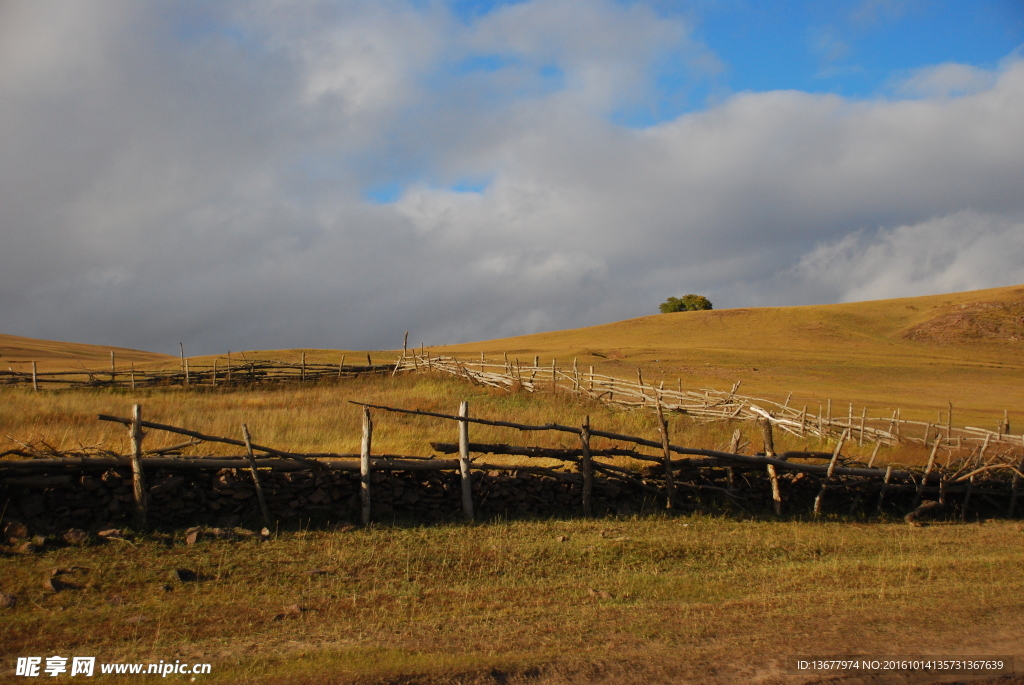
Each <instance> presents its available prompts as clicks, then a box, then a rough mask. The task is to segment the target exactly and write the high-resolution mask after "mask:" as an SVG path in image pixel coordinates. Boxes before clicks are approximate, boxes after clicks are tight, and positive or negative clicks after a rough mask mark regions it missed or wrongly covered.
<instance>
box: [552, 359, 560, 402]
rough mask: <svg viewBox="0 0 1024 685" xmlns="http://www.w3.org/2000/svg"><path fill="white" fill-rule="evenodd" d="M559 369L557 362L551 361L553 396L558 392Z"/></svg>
mask: <svg viewBox="0 0 1024 685" xmlns="http://www.w3.org/2000/svg"><path fill="white" fill-rule="evenodd" d="M557 379H558V368H557V367H556V366H555V360H554V359H552V360H551V392H552V394H554V393H556V392H558V385H557V382H558V381H557Z"/></svg>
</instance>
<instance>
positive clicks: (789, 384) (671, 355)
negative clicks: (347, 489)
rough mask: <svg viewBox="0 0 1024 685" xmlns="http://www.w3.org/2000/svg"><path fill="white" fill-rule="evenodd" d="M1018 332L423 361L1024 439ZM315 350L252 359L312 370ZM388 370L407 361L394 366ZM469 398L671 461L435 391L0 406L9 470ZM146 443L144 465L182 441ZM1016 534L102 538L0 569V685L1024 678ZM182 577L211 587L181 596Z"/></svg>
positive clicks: (946, 300)
mask: <svg viewBox="0 0 1024 685" xmlns="http://www.w3.org/2000/svg"><path fill="white" fill-rule="evenodd" d="M1022 317H1024V287H1015V288H1003V289H998V290H989V291H979V292H974V293H961V294H955V295H946V296H938V297H928V298H912V299H903V300H889V301H884V302H870V303H855V304H848V305H831V306H822V307H794V308H777V309H753V310H726V311H710V312H691V313H681V314H670V315H656V316H651V317H645V318H641V319H634V320H631V321H624V322H620V323H616V324H609V325H606V326H598V327H594V328H589V329H581V330H576V331H562V332H556V333H545V334H538V335H533V336H524V337H521V338H513V339H508V340H496V341H489V342H486V343H476V344H470V345H462V346H453V347H445V348H441V347H433V348H430V350H431V351H432V353H434V354H438V353H444V354H455V355H458V356H460V357H477V358H478V357H479V354H480V352H481V351H484V352H485V354H487V356H488V357H490V358H493V357H497V358H500V357H501V355H502V353H503V352H507V353H508V354H509V356H510V357H511V358H513V359H514V358H516V357H519V358H520V359H521V360H523V361H526V360H531V361H532V358H533V356H534V355H539V356H540V357H541V358H542V359H543V360H545V361H546V362H550V359H551V358H553V357H554V358H557V359H558V360H559V363H560V364H564V365H571V363H572V359H573V358H574V357H576V358H578V360H579V363H580V364H581V366H583V367H584V368H586V367H588V366H590V365H594V366H595V367H596V369H597V370H598V371H601V372H603V373H607V374H610V375H616V376H621V377H627V378H628V377H632V376H634V375H635V369H636V367H638V366H639V367H641V368H642V369H643V371H644V377H645V380H648V381H654V382H655V383H657V382H658V381H660V380H662V379H665V380H666V382H667V384H671V385H673V386H674V385H675V383H676V378H681V379H682V383H683V386H684V388H693V387H702V386H705V387H707V386H710V387H716V388H725V389H728V387H730V386H731V385H732V383H733V382H735V381H736V380H742V381H743V390H744V391H746V392H748V393H750V394H754V395H762V396H767V397H769V398H772V399H782V398H784V397H785V396H786V394H787V393H788V392H790V391H792V392H793V393H794V394H793V403H795V404H797V405H798V406H799V405H800V404H808V405H812V406H816V404H817V403H818V402H819V401H822V400H824V399H825V398H829V397H831V398H833V399H834V400H835V401H836V402H848V401H849V402H854V403H855V404H856V405H857V406H858V407H859V406H861V405H867V406H868V407H869V408H871V411H872V413H875V411H879V412H880V411H884V410H885V409H887V408H889V407H896V406H901V407H902V408H903V412H904V417H905V418H913V417H914V415H915V413H916V414H917V415H919V416H921V417H922V418H934V416H935V412H936V411H938V410H944V409H945V407H946V402H947V401H952V402H953V404H954V412H955V414H954V416H955V418H954V423H956V424H960V425H963V424H969V425H982V426H992V425H994V424H995V422H996V419H997V418H1001V417H1002V411H1003V409H1008V410H1009V411H1010V418H1011V425H1012V426H1013V431H1014V432H1015V433H1016V432H1020V426H1019V424H1020V422H1021V421H1024V416H1022V411H1024V383H1022V381H1024V354H1022V353H1024V318H1022ZM412 338H413V340H415V333H413V335H412ZM413 340H410V346H412V343H413ZM109 352H110V350H109V348H100V347H91V346H72V345H70V344H64V343H46V342H42V341H31V340H27V339H23V338H13V337H11V336H3V337H2V338H0V361H3V362H4V364H5V365H7V364H10V365H11V366H12V367H14V368H17V367H15V363H16V362H21V363H25V362H26V361H31V360H33V359H34V360H36V361H39V362H40V368H41V370H42V369H54V370H56V369H60V368H80V366H81V365H84V366H87V367H89V368H92V369H95V370H103V369H105V368H109ZM301 352H303V351H300V350H285V351H264V352H258V353H253V352H250V351H246V352H245V355H246V357H247V358H249V359H252V358H271V359H283V360H286V361H296V360H297V358H298V356H299V354H300V353H301ZM305 353H306V355H307V360H308V361H310V362H315V361H328V362H331V363H338V362H339V361H340V358H341V356H342V355H343V354H344V355H346V357H347V359H348V363H362V362H364V361H365V355H366V353H365V352H354V351H345V352H342V351H334V350H305ZM234 354H235V353H233V354H232V357H233V359H235V357H234ZM371 354H372V355H373V357H374V361H385V360H390V359H394V352H393V351H383V352H371ZM116 355H117V359H118V362H119V364H120V362H121V361H123V362H124V363H128V362H132V361H134V362H135V363H136V364H137V365H144V364H145V365H154V366H159V365H166V366H173V365H175V364H177V363H178V362H177V359H176V358H174V357H167V356H164V355H150V354H148V353H143V352H133V351H130V350H121V349H118V350H116ZM133 355H134V356H133ZM219 358H220V359H224V357H223V356H221V357H219ZM212 359H213V358H212V357H209V358H194V359H193V360H192V361H193V362H194V363H196V364H201V363H203V362H204V361H212ZM79 362H80V363H81V364H79ZM17 370H24V369H23V368H22V369H17ZM462 399H467V400H469V402H470V406H471V412H472V414H473V415H474V416H480V417H487V418H495V419H508V420H515V421H523V422H526V423H544V422H547V421H557V422H559V423H563V424H576V423H579V422H581V421H582V420H583V418H584V417H585V416H587V415H589V416H590V417H591V422H592V424H593V425H594V427H596V428H600V429H604V430H610V431H615V432H620V433H628V434H633V435H640V436H645V437H650V438H652V439H656V436H657V424H656V419H655V418H654V417H653V416H651V415H650V414H649V413H645V412H640V411H624V410H620V409H612V408H609V407H607V406H604V405H601V404H598V403H596V402H593V401H588V400H582V399H580V398H578V397H574V396H570V395H562V394H559V395H551V394H549V393H537V394H528V393H525V392H518V393H506V392H501V391H497V390H490V389H486V388H481V387H477V386H471V385H468V384H467V383H465V382H464V381H462V380H460V379H457V378H454V377H449V376H440V375H426V374H419V375H405V376H398V377H395V378H390V377H380V376H377V377H362V378H356V379H345V380H341V381H337V382H331V381H325V382H322V383H320V384H307V385H298V384H283V385H279V386H259V387H254V388H236V389H224V388H217V389H214V388H208V387H193V388H192V389H190V390H189V391H184V390H182V389H180V388H169V389H160V390H146V391H139V392H137V393H133V392H129V391H123V390H85V391H82V390H76V391H56V392H52V391H51V392H40V393H33V392H32V391H31V390H30V389H26V388H0V451H2V450H3V449H8V448H10V447H13V446H17V445H18V444H19V443H25V444H33V445H37V446H41V445H43V444H46V445H51V446H53V447H54V448H74V447H78V446H101V447H104V448H106V449H112V450H115V451H120V452H124V451H125V450H126V448H127V435H126V432H125V430H124V428H123V427H122V426H119V425H114V424H109V423H101V422H98V421H96V419H95V415H96V414H98V413H108V414H117V415H127V414H128V412H129V410H130V406H131V405H132V404H133V403H136V402H138V403H141V404H142V406H143V411H144V417H145V418H147V419H149V420H153V421H159V422H163V423H169V424H175V425H179V426H186V427H189V428H193V429H196V430H200V431H203V432H206V433H212V434H216V435H228V436H233V437H239V434H240V426H241V423H242V422H246V423H247V424H248V426H249V428H250V429H251V430H252V432H253V436H254V439H255V440H256V441H258V442H260V443H263V444H268V445H271V446H275V447H279V448H284V449H289V450H296V451H332V452H356V451H358V446H359V445H358V443H359V435H360V430H359V421H360V418H359V411H360V410H359V409H358V407H356V406H355V405H353V404H350V403H349V400H358V401H366V402H371V403H375V404H385V405H392V406H402V407H416V408H421V409H427V410H432V411H440V412H447V413H453V412H454V411H455V409H456V408H457V406H458V402H459V400H462ZM839 406H843V405H839ZM377 416H378V418H377V419H376V422H375V423H376V426H375V431H374V451H375V452H377V453H381V452H390V453H401V454H414V455H415V454H418V455H427V454H430V453H431V448H430V445H429V443H430V441H431V440H446V441H454V440H455V431H454V427H453V426H452V424H451V423H450V422H444V421H440V420H437V419H431V418H426V417H409V416H398V415H382V414H378V415H377ZM670 423H671V430H672V433H673V442H676V443H679V444H688V445H691V446H695V447H711V448H722V447H724V446H725V445H726V444H727V443H728V440H729V436H730V435H731V433H732V429H733V428H734V427H737V426H733V425H728V424H703V423H698V422H694V421H692V420H690V419H688V418H686V417H673V418H671V419H670ZM739 427H741V428H742V430H743V431H744V438H745V440H746V441H749V444H747V445H746V446H745V447H744V449H743V450H742V451H745V452H746V453H748V454H749V453H752V452H755V451H757V450H759V449H760V448H761V444H760V442H759V441H758V439H757V438H756V437H754V428H753V426H750V425H741V426H739ZM471 430H472V439H473V441H475V442H476V441H479V442H514V443H518V444H537V445H543V446H575V445H574V444H573V442H572V441H573V440H574V438H573V436H571V435H564V434H563V435H559V434H554V433H542V434H529V435H521V434H517V433H516V432H515V431H511V430H509V429H500V428H490V427H483V426H473V427H472V429H471ZM152 435H154V437H151V438H148V439H147V440H148V442H147V447H150V448H152V447H158V446H160V445H161V444H164V442H161V441H165V442H166V443H168V444H169V443H173V442H177V441H178V440H177V439H176V438H174V437H173V436H160V437H159V438H158V437H155V436H156V435H159V434H156V433H153V434H152ZM602 444H604V441H595V446H598V447H600V446H601V445H602ZM776 447H777V448H778V449H780V450H785V449H797V448H802V447H806V448H811V449H817V448H819V446H818V445H817V443H816V442H815V441H814V440H807V441H803V442H801V441H798V440H797V439H796V438H794V437H792V436H780V437H779V438H778V439H777V445H776ZM194 450H195V448H193V453H203V454H216V453H233V452H235V451H234V450H233V448H230V447H228V448H215V449H214V448H210V447H203V448H202V451H201V452H195V451H194ZM859 450H863V451H862V452H861V453H862V454H867V453H869V450H870V448H869V447H868V446H865V447H864V448H857V447H856V446H855V445H850V446H849V447H848V449H847V450H844V453H849V454H854V455H855V454H858V451H859ZM186 453H188V452H186ZM880 456H881V459H882V461H883V462H884V461H886V460H895V461H900V462H903V463H913V462H918V461H920V459H921V458H922V456H923V455H922V454H920V453H918V452H917V451H914V450H904V451H901V452H894V451H889V450H888V449H885V450H883V451H882V453H881V455H880ZM489 459H490V458H489ZM495 459H498V458H497V457H495ZM1022 530H1024V529H1022V526H1021V524H1020V523H1018V522H1014V521H979V522H975V523H970V524H953V523H950V524H946V523H939V524H936V525H931V526H926V527H923V528H912V527H909V526H907V525H905V524H903V523H902V522H900V523H894V522H892V521H883V522H864V521H854V520H840V519H834V518H833V519H826V520H823V521H811V520H809V519H808V518H807V517H805V516H802V515H800V514H796V515H794V516H793V517H791V518H787V519H784V520H771V519H768V518H765V519H758V518H749V517H742V518H737V517H733V516H720V517H709V516H704V515H690V514H680V515H677V516H669V515H663V514H658V515H653V516H645V517H634V518H628V519H622V518H603V519H596V520H581V519H573V520H560V519H547V520H521V521H496V522H495V521H490V522H487V523H481V524H476V525H465V524H461V523H451V522H449V523H441V524H436V525H430V526H382V525H374V526H370V527H369V528H365V529H364V528H355V529H353V528H351V527H348V526H345V527H332V528H323V527H320V528H315V527H314V528H310V527H308V526H307V525H305V524H303V525H299V526H293V527H291V528H289V529H282V530H280V531H277V532H275V534H274V535H273V536H272V537H271V538H270V539H269V540H267V541H260V540H258V539H255V538H243V539H240V540H235V541H230V540H210V539H208V540H204V541H201V542H200V543H198V544H196V545H187V544H185V540H184V532H183V531H166V530H165V531H157V532H151V533H149V534H147V535H136V534H133V533H127V534H126V536H125V539H124V540H112V541H107V542H102V541H100V540H99V539H98V538H96V537H91V538H90V540H89V541H88V542H87V543H86V544H85V545H82V546H68V545H64V544H59V543H55V542H53V541H51V542H49V543H48V544H47V545H46V546H45V547H44V549H43V551H40V552H36V553H33V554H21V553H17V552H16V551H15V548H14V547H13V546H6V547H4V546H0V592H5V593H10V594H12V595H14V596H15V597H16V598H17V603H16V605H15V606H14V607H0V679H3V678H5V677H7V676H8V675H10V674H11V673H12V672H13V663H14V657H16V656H24V655H33V654H34V655H39V656H49V655H52V654H64V655H73V654H74V655H95V656H97V657H98V660H99V661H104V662H116V661H139V662H149V661H158V660H161V659H163V660H165V661H167V660H174V659H181V660H183V661H189V662H209V663H211V664H212V668H213V670H212V673H211V674H210V675H208V676H197V678H196V682H200V681H202V682H217V683H257V682H259V683H323V682H336V683H424V684H437V685H441V684H443V683H446V684H454V683H537V684H540V683H592V682H597V683H627V684H629V683H723V684H724V683H746V682H750V683H804V682H830V683H833V682H834V683H842V682H845V683H853V682H875V683H887V682H901V683H904V682H905V683H910V682H938V680H936V679H934V678H933V679H923V680H909V679H904V680H898V679H894V678H885V677H882V678H878V679H874V680H870V679H869V680H843V679H841V678H840V679H836V678H832V677H830V678H823V677H811V678H806V677H799V676H791V675H787V674H786V673H785V670H784V665H785V659H786V657H787V656H791V655H808V656H810V655H820V656H826V655H831V656H837V655H844V654H864V655H903V656H912V655H950V656H952V655H975V656H977V655H1014V656H1016V658H1017V661H1018V672H1024V650H1022V649H1021V648H1020V646H1019V639H1018V638H1019V635H1020V634H1021V631H1022V630H1024V619H1022V616H1024V600H1022V599H1021V598H1022V597H1024V579H1022V578H1024V577H1022V575H1021V573H1020V568H1021V563H1022V562H1024V532H1022ZM57 568H66V569H73V570H71V571H70V572H69V573H67V574H65V575H63V576H61V577H65V578H67V582H70V583H72V584H73V585H75V586H77V587H74V588H69V589H67V590H64V591H62V592H53V591H50V590H45V589H44V588H43V583H44V581H45V580H46V579H47V578H49V576H50V573H51V572H52V570H53V569H57ZM176 568H187V569H190V570H193V571H195V572H196V573H197V574H198V578H199V580H198V581H194V582H182V581H180V580H178V579H177V578H176V577H175V576H174V575H173V572H174V569H176ZM171 678H172V679H177V680H178V681H182V679H183V678H184V680H185V681H187V680H188V678H187V677H183V676H171ZM103 679H104V680H108V681H115V678H114V677H112V676H104V677H103ZM136 679H137V678H136ZM16 680H20V679H16ZM128 680H130V678H129V679H128ZM953 680H954V681H956V680H957V679H953ZM959 681H961V682H962V681H963V677H962V676H961V677H960V678H959ZM993 682H994V681H993Z"/></svg>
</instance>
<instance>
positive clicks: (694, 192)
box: [0, 0, 1024, 353]
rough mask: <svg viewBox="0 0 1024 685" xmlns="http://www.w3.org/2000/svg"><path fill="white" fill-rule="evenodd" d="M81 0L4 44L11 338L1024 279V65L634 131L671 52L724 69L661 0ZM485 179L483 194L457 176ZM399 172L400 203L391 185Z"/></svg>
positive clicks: (347, 341) (245, 334)
mask: <svg viewBox="0 0 1024 685" xmlns="http://www.w3.org/2000/svg"><path fill="white" fill-rule="evenodd" d="M53 7H55V6H51V5H46V4H42V3H35V2H33V3H22V4H6V5H4V6H3V11H4V12H5V14H3V16H2V17H0V31H3V32H5V33H3V36H7V35H8V34H10V35H18V36H23V37H24V38H19V41H20V42H8V43H5V41H4V40H3V39H0V51H6V52H3V53H2V54H3V59H0V131H2V133H3V135H2V136H0V207H3V208H4V211H3V213H2V214H0V321H3V322H4V332H11V333H17V334H22V335H37V336H41V337H52V338H59V339H77V340H82V341H86V342H102V343H110V344H127V345H135V346H140V347H145V348H150V349H162V350H165V351H173V350H174V348H175V346H176V344H177V341H178V340H182V339H184V340H185V342H186V347H187V348H189V349H190V350H191V351H193V352H196V353H198V352H202V351H208V352H212V351H217V350H225V349H228V348H231V349H236V348H242V347H245V348H251V347H262V348H275V347H289V346H300V345H301V346H312V345H317V346H333V347H354V348H360V347H382V346H388V345H392V346H393V345H395V344H397V342H398V340H399V338H400V336H401V333H402V332H403V331H404V330H405V329H410V330H412V331H413V332H414V335H413V339H414V340H423V341H424V342H427V343H428V344H439V343H443V342H455V341H461V340H468V339H474V338H488V337H494V336H498V335H501V336H504V335H512V334H515V333H524V332H532V331H536V330H541V329H544V328H560V327H572V326H580V325H587V324H594V323H600V322H603V321H611V320H615V319H620V318H626V317H630V316H637V315H641V314H644V313H653V312H654V311H656V306H657V304H658V303H659V302H661V301H663V300H664V299H665V297H667V296H668V295H673V294H675V295H681V294H685V293H686V292H700V293H704V294H706V295H708V296H709V297H711V299H712V300H713V301H714V302H715V305H716V306H718V307H726V306H740V305H750V304H786V303H796V302H802V301H807V300H808V299H809V298H810V299H816V300H817V301H827V300H837V299H850V298H855V297H860V296H862V295H865V294H867V295H865V296H874V295H873V293H877V292H882V291H884V292H885V293H886V296H891V295H900V294H910V293H917V292H923V291H926V290H928V289H929V288H934V289H940V290H941V289H948V288H951V287H960V284H965V285H964V287H973V285H972V284H979V287H980V286H981V285H993V284H998V283H995V281H999V280H1000V279H1002V280H1004V281H1007V282H1010V281H1014V280H1016V281H1020V280H1024V279H1021V278H1020V276H1019V275H1020V273H1021V271H1020V264H1021V258H1020V257H1018V256H1017V255H1020V254H1024V252H1021V251H1020V250H1019V249H1015V250H1009V249H1006V248H1005V246H1006V245H1008V244H1013V245H1016V242H1014V241H1015V240H1017V241H1019V238H1017V236H1019V235H1020V227H1021V224H1020V220H1019V217H1021V216H1024V193H1022V192H1021V190H1022V188H1021V181H1020V179H1021V178H1024V123H1022V122H1024V116H1021V113H1022V112H1024V61H1021V60H1019V59H1017V58H1015V57H1011V58H1008V60H1007V61H1006V63H1005V64H1003V65H1002V66H1001V67H1000V69H998V70H996V71H994V72H978V71H977V70H974V69H973V68H967V70H966V72H964V73H965V74H966V76H964V75H963V74H960V75H957V74H958V73H959V72H958V71H957V70H956V69H954V68H952V67H951V66H949V65H946V66H943V67H941V68H939V69H937V70H934V71H933V72H928V73H927V74H925V73H924V72H922V73H921V74H918V75H917V76H915V77H914V78H917V77H920V80H921V83H926V82H927V83H932V82H935V83H940V84H941V83H946V84H949V83H953V84H954V85H955V87H946V86H943V87H941V88H938V89H937V90H936V89H935V88H931V90H929V89H928V88H926V87H924V86H920V87H918V88H919V89H918V90H916V91H914V97H913V98H911V99H900V96H897V97H894V98H892V99H878V100H872V101H856V102H851V101H847V100H844V99H842V98H840V97H837V96H831V95H811V94H807V93H800V92H792V91H787V92H769V93H744V94H739V95H735V96H733V97H731V98H727V99H725V100H724V101H722V102H721V103H720V104H718V105H715V106H713V107H711V108H709V109H707V110H705V111H702V112H695V113H691V114H686V115H684V116H681V117H679V118H678V119H676V120H674V121H669V122H666V123H663V124H659V125H656V126H651V127H649V128H646V129H643V130H633V129H627V128H623V127H621V126H618V125H616V124H614V123H613V121H614V118H615V116H616V113H618V112H620V111H622V110H623V109H629V108H631V107H644V106H646V105H647V104H649V101H650V100H651V98H652V97H653V93H654V91H655V90H656V89H655V86H654V80H655V77H656V72H657V68H658V67H657V63H658V62H659V60H663V59H665V58H666V55H670V56H673V59H679V60H682V62H683V63H685V64H687V65H690V66H687V67H685V68H687V69H693V70H694V73H695V74H698V75H699V74H700V73H703V72H701V70H702V69H711V70H713V69H714V68H715V66H714V63H715V60H714V58H713V56H711V55H709V53H708V51H707V50H706V49H705V48H703V47H702V46H701V45H700V44H699V43H697V42H696V41H694V40H693V39H692V38H691V30H690V27H689V26H688V25H686V24H685V23H683V22H680V21H677V20H674V19H670V18H665V17H663V16H660V15H658V14H657V13H655V12H653V11H652V10H649V9H648V8H646V7H645V6H644V5H643V4H641V3H633V4H629V5H622V4H619V3H613V2H610V1H609V2H605V1H598V2H583V1H582V0H533V1H532V2H526V3H518V4H515V5H510V6H507V7H503V8H501V9H498V10H495V11H493V12H491V13H489V14H487V15H484V16H483V17H482V18H479V19H474V20H471V21H466V22H464V21H462V20H460V19H458V18H456V17H454V16H452V14H451V13H450V12H449V11H448V10H447V9H445V7H444V6H443V5H440V4H434V3H404V2H398V1H397V0H394V1H390V0H389V1H388V2H380V3H340V4H338V3H307V2H302V3H294V2H279V3H273V4H266V5H261V6H259V7H257V8H255V9H254V8H253V7H252V6H250V5H241V4H240V5H232V4H224V5H215V6H209V5H205V4H197V5H188V4H183V5H160V6H156V5H148V6H147V5H136V4H128V5H120V4H116V3H109V4H108V3H98V4H96V5H95V6H91V7H92V8H93V9H94V10H95V11H92V12H89V13H86V15H87V16H86V15H83V16H82V18H81V20H80V21H78V22H77V23H74V22H72V24H65V23H62V20H54V21H51V18H53V15H52V8H53ZM126 8H127V9H126ZM68 26H73V29H74V30H72V29H71V28H68ZM36 39H38V40H36ZM40 45H44V46H49V47H46V48H45V49H40V48H39V46H40ZM37 53H39V54H37ZM488 56H492V57H493V56H497V58H498V59H496V60H495V61H494V62H493V63H486V60H485V64H484V65H483V66H482V67H480V68H476V67H474V66H473V60H474V59H479V58H487V57H488ZM702 65H703V66H702ZM943 70H944V71H943ZM960 71H961V72H963V70H960ZM940 72H941V73H940ZM943 74H952V76H948V75H943ZM69 75H70V76H69ZM954 77H955V78H954ZM958 79H959V80H958ZM964 84H969V85H970V87H967V86H965V85H964ZM929 87H930V86H929ZM951 93H952V94H954V95H956V97H949V95H950V94H951ZM465 179H484V180H486V184H485V187H483V188H482V189H480V192H456V191H454V190H452V189H451V188H450V186H453V185H455V184H457V183H459V182H461V181H464V180H465ZM388 183H397V184H399V186H400V187H401V188H402V189H403V190H402V192H401V193H400V197H399V198H398V199H397V200H396V201H395V202H393V203H390V204H373V203H370V202H368V201H366V200H365V199H364V197H363V196H364V193H366V192H367V189H369V188H372V187H375V186H379V185H382V184H388ZM879 227H881V230H879ZM866 228H868V229H870V230H865V229H866ZM924 235H934V236H939V238H937V240H938V241H939V243H940V244H943V243H944V244H958V245H961V248H960V250H959V251H957V252H956V253H949V252H948V251H947V252H941V253H940V252H936V256H935V257H934V258H933V259H932V260H931V261H927V260H926V261H922V262H920V263H917V262H914V264H915V265H916V266H914V268H913V269H910V270H909V271H905V272H904V271H900V268H897V267H899V266H900V264H903V263H904V262H905V261H906V260H904V262H900V261H898V260H897V261H893V260H891V259H890V258H889V257H888V255H889V254H890V253H892V254H897V253H899V254H903V253H904V252H905V251H906V250H908V249H909V248H908V247H907V245H910V244H911V243H912V242H913V240H914V239H916V238H915V236H924ZM849 236H853V237H849ZM958 241H959V242H958ZM862 254H863V255H869V256H870V260H874V261H870V260H869V262H865V261H864V260H865V259H868V257H862V256H861V255H862ZM944 255H945V256H944ZM950 255H952V256H950ZM876 262H877V263H878V264H882V265H888V266H887V267H886V268H881V269H877V270H876V269H874V268H873V267H872V266H871V264H873V263H876ZM986 264H987V265H995V267H994V268H993V267H992V266H986ZM832 273H836V274H843V273H845V274H847V277H844V278H835V279H832V280H830V278H831V276H830V274H832ZM901 273H902V274H903V275H902V276H900V275H899V274H901ZM887 279H888V280H887ZM972 279H973V280H972ZM808 283H813V284H815V285H814V287H813V288H810V289H809V288H808ZM809 292H810V293H811V294H810V295H808V293H809Z"/></svg>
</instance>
